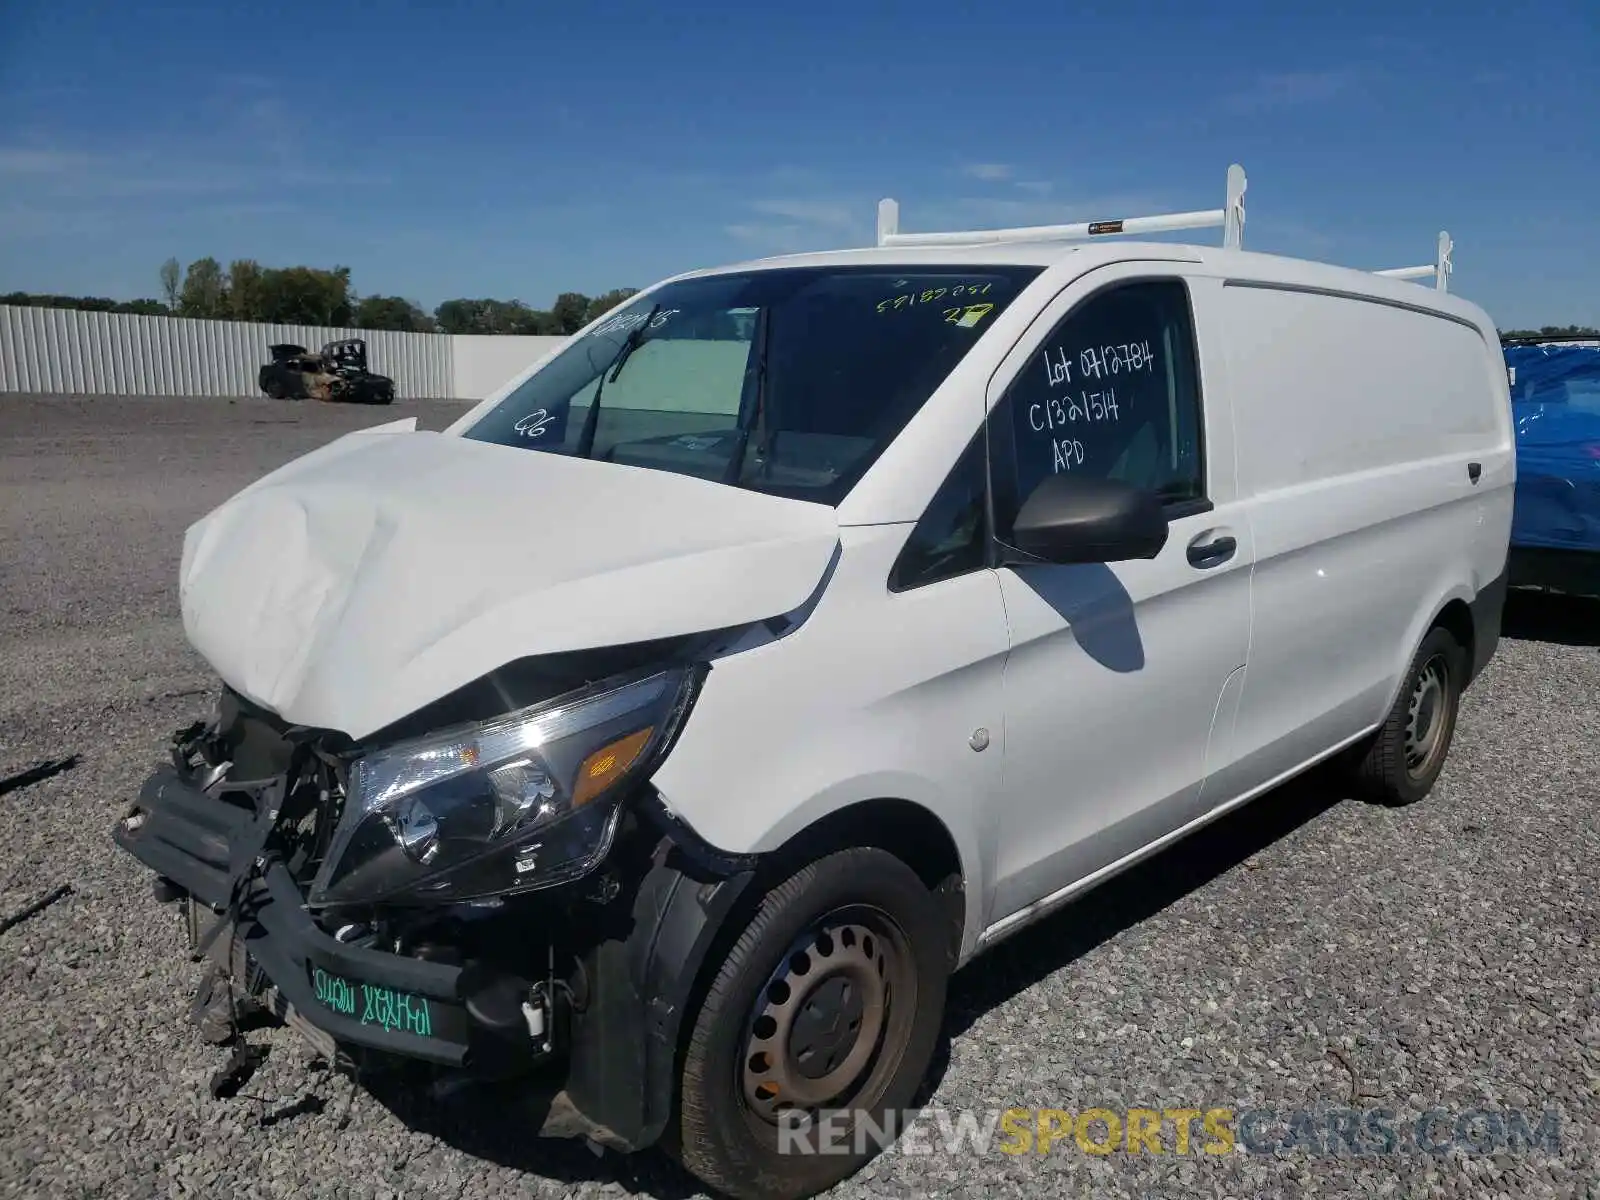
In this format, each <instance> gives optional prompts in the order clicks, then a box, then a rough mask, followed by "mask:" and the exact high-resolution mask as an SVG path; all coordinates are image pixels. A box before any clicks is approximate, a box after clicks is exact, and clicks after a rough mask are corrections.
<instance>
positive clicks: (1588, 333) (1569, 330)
mask: <svg viewBox="0 0 1600 1200" xmlns="http://www.w3.org/2000/svg"><path fill="white" fill-rule="evenodd" d="M1541 337H1545V338H1548V337H1600V329H1596V328H1594V326H1592V325H1544V326H1541V327H1540V328H1538V329H1507V330H1505V331H1504V332H1503V333H1501V335H1500V340H1501V341H1509V340H1510V339H1512V338H1541Z"/></svg>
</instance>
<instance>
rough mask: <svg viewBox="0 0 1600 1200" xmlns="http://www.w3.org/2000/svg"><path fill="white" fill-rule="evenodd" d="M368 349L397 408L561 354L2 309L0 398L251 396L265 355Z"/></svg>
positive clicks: (465, 340) (544, 342) (475, 395)
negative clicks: (358, 342)
mask: <svg viewBox="0 0 1600 1200" xmlns="http://www.w3.org/2000/svg"><path fill="white" fill-rule="evenodd" d="M349 337H359V338H365V339H366V342H367V366H368V368H369V369H370V370H373V371H376V372H377V373H379V374H380V375H387V376H389V377H390V378H392V379H393V380H394V381H395V394H396V397H397V398H398V399H402V400H433V399H449V400H481V399H483V398H484V397H485V396H487V395H489V394H490V393H492V392H493V391H494V390H495V389H496V388H498V387H499V386H500V385H501V384H503V383H505V382H506V381H507V380H509V379H510V378H511V377H512V376H514V375H516V374H517V373H518V372H520V371H522V370H523V369H525V368H526V367H528V366H530V365H532V364H533V363H534V362H535V361H536V360H537V359H539V358H540V357H542V356H543V355H545V354H547V353H549V351H550V350H551V348H552V347H554V346H558V345H560V344H561V343H562V342H563V341H565V340H566V339H565V338H559V337H510V336H508V337H456V336H452V335H450V334H442V333H393V332H390V331H388V330H380V329H334V328H321V327H316V326H310V325H268V324H261V323H258V322H254V321H201V320H195V319H192V318H188V317H143V316H135V315H133V314H131V313H103V312H81V311H79V310H77V309H66V308H31V307H14V306H11V305H0V392H59V393H64V394H69V395H124V396H259V395H261V389H260V387H259V386H258V385H257V383H256V372H257V371H259V370H260V368H261V364H262V363H265V362H267V361H268V360H269V359H270V358H271V354H270V353H269V352H268V350H267V347H268V346H271V345H273V344H274V343H280V342H293V343H295V344H296V345H300V346H306V347H308V348H310V349H313V350H315V349H317V348H318V347H320V346H322V345H323V344H325V343H327V342H332V341H337V340H339V339H341V338H349Z"/></svg>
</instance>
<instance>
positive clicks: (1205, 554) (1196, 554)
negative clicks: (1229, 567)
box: [1189, 535, 1239, 570]
mask: <svg viewBox="0 0 1600 1200" xmlns="http://www.w3.org/2000/svg"><path fill="white" fill-rule="evenodd" d="M1202 536H1203V535H1202ZM1238 548H1239V543H1238V542H1237V541H1235V540H1234V539H1233V538H1231V537H1219V538H1216V539H1215V540H1213V541H1209V542H1202V541H1201V540H1200V539H1199V538H1196V539H1195V540H1194V541H1192V542H1190V543H1189V565H1190V566H1194V567H1200V568H1201V569H1202V570H1203V569H1204V568H1206V567H1214V566H1217V565H1218V564H1219V563H1225V562H1227V561H1228V560H1229V559H1230V558H1232V557H1233V554H1234V551H1236V550H1237V549H1238Z"/></svg>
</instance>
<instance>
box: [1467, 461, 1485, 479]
mask: <svg viewBox="0 0 1600 1200" xmlns="http://www.w3.org/2000/svg"><path fill="white" fill-rule="evenodd" d="M1482 474H1483V464H1482V463H1475V462H1471V463H1468V464H1467V478H1468V479H1470V480H1472V482H1473V483H1477V482H1478V479H1479V477H1480V476H1482Z"/></svg>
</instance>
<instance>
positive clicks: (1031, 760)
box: [116, 169, 1515, 1198]
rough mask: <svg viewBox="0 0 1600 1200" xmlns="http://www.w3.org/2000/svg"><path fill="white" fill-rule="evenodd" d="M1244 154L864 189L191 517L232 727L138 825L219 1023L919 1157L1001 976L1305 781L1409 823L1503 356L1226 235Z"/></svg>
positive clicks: (682, 1146)
mask: <svg viewBox="0 0 1600 1200" xmlns="http://www.w3.org/2000/svg"><path fill="white" fill-rule="evenodd" d="M1230 178H1231V190H1230V195H1229V197H1228V202H1227V205H1226V207H1225V208H1224V209H1222V210H1215V211H1212V212H1203V213H1187V214H1177V215H1176V216H1171V217H1154V218H1141V219H1137V220H1129V221H1125V222H1113V223H1107V224H1097V225H1094V226H1069V227H1061V228H1046V229H1040V230H1023V231H991V232H984V233H980V234H959V233H958V234H945V235H923V236H916V235H908V234H901V233H899V232H898V231H897V229H896V219H897V218H896V212H895V210H894V208H893V206H892V205H886V206H885V208H884V209H883V210H882V214H881V216H882V218H883V229H882V232H881V233H880V238H879V242H880V244H879V245H877V246H875V247H871V248H865V249H861V250H852V251H845V252H839V253H825V254H808V255H799V256H795V257H786V258H778V259H770V260H764V261H760V262H753V263H744V264H741V265H737V266H733V267H727V268H723V269H719V270H711V271H697V272H693V273H690V274H687V275H683V276H680V277H677V278H674V279H671V280H668V281H666V282H664V283H661V284H659V285H657V286H655V287H653V288H650V289H648V290H646V291H645V292H643V293H641V294H639V295H637V296H635V297H633V298H632V299H631V300H629V301H628V302H627V303H626V305H625V306H624V307H623V308H621V309H619V310H616V311H614V312H612V313H611V314H608V315H607V316H605V317H603V318H601V319H600V320H598V321H596V322H595V323H594V324H592V325H591V326H590V327H589V328H587V329H586V330H584V331H583V332H582V333H580V334H579V335H577V336H576V337H575V338H573V339H572V340H571V341H570V342H569V343H568V344H566V345H565V346H564V347H562V348H561V349H560V350H559V351H558V352H556V353H554V354H553V355H552V356H550V357H549V358H547V359H546V360H545V361H542V362H541V363H539V364H537V366H536V367H535V368H533V369H531V370H530V371H529V372H528V373H527V374H525V375H524V376H523V377H522V378H519V379H518V380H516V381H515V382H514V383H512V384H511V385H508V386H507V387H506V388H505V389H503V391H502V393H501V394H499V395H497V396H494V397H492V398H491V399H489V400H487V401H485V402H484V403H483V404H481V405H479V406H477V407H476V408H474V409H472V410H471V411H470V412H468V413H466V414H465V415H464V416H463V417H462V418H461V419H460V420H459V421H457V422H456V423H455V424H454V425H452V426H451V427H450V428H449V429H447V430H445V431H443V432H421V431H417V430H416V429H415V428H414V424H413V423H410V422H406V423H394V424H390V425H384V426H379V427H378V428H375V429H372V430H368V431H365V432H361V433H356V434H352V435H349V436H347V437H344V438H341V439H340V440H338V441H336V442H334V443H332V444H330V445H328V446H326V447H324V448H322V449H320V450H318V451H316V452H314V453H312V454H309V455H307V456H306V457H304V458H302V459H300V460H298V461H295V462H292V463H290V464H288V465H287V466H285V467H283V468H281V469H280V470H277V471H275V472H273V473H272V474H270V475H268V476H267V477H266V478H264V479H262V480H260V481H259V482H257V483H256V484H254V485H252V486H251V487H249V488H247V489H246V490H245V491H244V492H242V493H241V494H239V495H238V496H236V497H234V498H233V499H231V500H229V501H228V502H226V503H225V504H223V505H222V506H221V507H219V508H218V509H217V510H216V511H214V512H212V513H211V514H210V515H208V516H207V517H205V518H204V519H202V520H200V521H199V522H197V523H196V524H195V525H194V526H193V528H192V529H191V530H190V531H189V534H188V536H187V539H186V542H185V545H184V548H183V562H182V567H181V599H182V608H183V617H184V623H185V628H186V631H187V634H188V637H189V639H190V640H191V642H192V644H193V645H194V647H195V648H196V649H197V650H198V651H199V652H200V653H201V654H202V655H204V656H205V658H206V659H207V660H208V661H209V662H210V663H211V664H212V665H213V666H214V668H215V670H216V671H217V674H218V676H219V699H218V704H217V710H216V713H215V715H214V716H213V717H212V718H211V719H210V720H208V721H203V722H199V723H197V724H196V725H194V726H192V727H191V728H189V729H187V730H184V731H181V732H180V733H179V734H178V735H177V736H176V738H175V741H174V747H173V753H172V759H173V762H172V765H171V766H168V767H164V768H162V769H161V770H160V771H158V772H157V773H156V774H155V775H154V776H152V777H151V778H150V780H149V782H148V783H147V784H146V786H145V788H144V790H143V792H142V794H141V795H140V797H139V798H138V800H137V802H136V803H135V804H134V805H133V806H132V809H131V811H130V815H129V816H128V817H127V818H126V819H125V820H124V821H123V822H122V824H121V825H120V826H119V828H118V831H117V835H116V836H117V840H118V841H119V842H120V844H121V845H122V846H124V847H125V848H126V849H128V850H129V851H131V852H132V853H133V854H134V855H136V856H137V857H138V858H139V859H140V860H142V861H143V862H144V863H145V864H147V865H148V866H149V867H150V868H151V869H152V870H153V871H154V872H155V873H156V875H157V876H158V879H157V884H156V886H157V893H158V896H160V897H161V898H163V899H167V900H175V901H180V902H181V903H182V906H183V907H184V909H185V910H186V911H187V912H188V913H189V914H190V918H191V930H192V934H191V936H192V937H193V938H194V941H195V946H196V949H197V951H203V952H205V953H208V954H210V955H211V956H212V958H213V959H214V960H215V962H216V964H217V966H216V970H217V972H219V976H218V978H215V979H210V980H208V981H207V983H206V984H205V985H204V986H206V987H207V988H211V989H212V990H211V991H210V992H209V993H207V994H204V995H202V996H201V997H200V1001H201V1003H200V1006H199V1007H200V1009H201V1010H202V1013H203V1014H204V1013H209V1015H210V1017H211V1018H212V1019H213V1027H215V1025H216V1024H217V1021H218V1020H220V1016H219V1014H226V1015H227V1018H228V1019H229V1020H231V1019H232V1018H233V1017H234V1016H235V1015H236V1014H237V1013H238V1011H239V1010H240V1006H241V1005H248V1004H252V1003H253V1004H256V1005H259V1006H264V1007H266V1008H268V1009H270V1010H272V1011H274V1012H277V1013H278V1014H280V1015H281V1016H283V1017H285V1018H287V1019H288V1020H290V1021H292V1022H293V1023H294V1024H296V1025H297V1026H298V1027H299V1028H301V1029H302V1031H303V1032H304V1033H305V1034H306V1036H307V1037H309V1038H311V1039H312V1040H313V1041H314V1042H316V1043H317V1044H318V1045H321V1046H323V1047H324V1048H325V1049H326V1050H327V1052H328V1053H329V1054H330V1056H337V1057H338V1058H339V1059H340V1060H341V1061H342V1060H344V1059H346V1058H352V1059H367V1060H379V1061H382V1060H399V1059H410V1060H413V1061H415V1062H421V1063H424V1064H429V1065H430V1066H431V1067H432V1068H433V1069H434V1070H435V1071H437V1073H438V1074H439V1076H440V1077H441V1078H447V1079H448V1078H465V1079H473V1078H481V1079H505V1078H508V1077H522V1078H525V1079H526V1081H527V1082H526V1086H527V1087H528V1088H529V1089H530V1090H537V1091H538V1093H539V1094H540V1095H541V1096H544V1097H546V1099H545V1100H544V1101H542V1102H541V1104H542V1106H543V1107H542V1111H543V1112H544V1114H545V1115H544V1116H543V1117H542V1124H540V1125H539V1128H538V1129H537V1130H535V1129H532V1128H530V1133H533V1132H543V1133H546V1134H556V1135H581V1136H587V1137H589V1138H591V1139H593V1140H594V1141H595V1142H596V1143H599V1144H601V1145H604V1146H611V1147H616V1148H618V1149H622V1150H633V1149H638V1148H640V1147H644V1146H648V1145H652V1144H661V1145H664V1146H666V1147H667V1148H668V1149H669V1150H671V1152H672V1153H674V1154H676V1155H677V1156H678V1157H679V1158H680V1159H681V1160H682V1161H683V1162H684V1163H685V1164H686V1165H687V1166H688V1168H689V1169H690V1170H691V1171H693V1172H694V1173H695V1174H696V1175H698V1176H699V1177H700V1178H701V1179H703V1180H704V1181H706V1182H707V1183H708V1184H711V1185H713V1186H714V1187H716V1188H719V1189H721V1190H723V1191H726V1192H728V1193H731V1194H733V1195H736V1196H749V1197H770V1198H778V1197H797V1196H802V1195H808V1194H812V1193H814V1192H816V1191H817V1190H819V1189H822V1188H824V1187H826V1186H828V1185H829V1184H830V1183H832V1182H834V1181H837V1180H839V1179H841V1178H843V1177H844V1176H846V1175H848V1174H849V1173H851V1172H852V1171H853V1170H854V1169H856V1168H857V1167H858V1166H859V1165H860V1164H861V1163H862V1162H863V1161H865V1160H866V1158H867V1157H869V1156H870V1155H871V1154H872V1153H873V1152H874V1150H875V1149H876V1148H877V1147H878V1146H879V1144H880V1143H881V1141H882V1139H883V1138H884V1137H888V1136H892V1135H893V1133H894V1131H895V1129H897V1128H899V1127H900V1125H899V1122H900V1121H901V1120H902V1119H903V1116H904V1113H905V1109H906V1107H907V1105H908V1104H909V1103H910V1101H911V1099H912V1096H913V1092H914V1090H915V1089H916V1088H917V1086H918V1084H919V1082H920V1081H921V1080H922V1079H923V1076H924V1074H925V1072H926V1070H927V1068H928V1065H929V1061H930V1055H931V1054H932V1052H933V1050H934V1045H935V1040H936V1037H937V1035H938V1031H939V1028H940V1024H941V1019H942V1011H943V1005H944V1000H945V993H946V981H947V979H948V977H949V975H950V973H951V972H952V971H953V970H955V969H956V968H957V967H959V966H961V965H963V964H965V963H966V962H968V960H970V959H972V958H974V957H975V956H977V955H978V954H979V953H980V951H982V950H984V949H985V948H987V947H989V946H992V945H994V944H995V943H996V942H997V941H999V940H1000V939H1001V938H1003V937H1005V936H1006V935H1008V934H1010V933H1012V932H1014V931H1016V930H1018V929H1020V928H1022V927H1023V926H1025V925H1027V924H1028V923H1029V922H1031V921H1034V920H1036V919H1038V918H1039V917H1041V916H1042V915H1043V914H1045V913H1047V912H1049V911H1050V910H1052V909H1053V908H1055V907H1057V906H1058V905H1060V904H1062V903H1063V902H1064V901H1066V900H1067V899H1068V898H1070V897H1073V896H1075V895H1078V894H1079V893H1082V892H1083V891H1084V890H1085V889H1087V888H1089V887H1091V886H1092V885H1093V884H1095V883H1097V882H1098V881H1101V880H1103V879H1105V878H1107V877H1108V876H1110V875H1112V874H1113V873H1115V872H1117V871H1120V870H1122V869H1123V868H1125V867H1127V866H1128V865H1130V864H1131V863H1133V862H1135V861H1137V860H1138V859H1140V858H1142V857H1144V856H1146V855H1149V854H1151V853H1152V852H1153V851H1155V850H1156V849H1158V848H1160V847H1162V846H1165V845H1167V844H1169V843H1171V842H1173V841H1174V840H1175V839H1178V838H1181V837H1182V836H1183V835H1185V834H1186V833H1188V832H1190V831H1192V830H1194V829H1196V828H1197V827H1199V826H1201V825H1203V824H1204V823H1206V822H1208V821H1211V820H1213V819H1215V818H1216V817H1218V816H1219V815H1220V814H1222V813H1224V812H1227V811H1228V810H1230V809H1232V808H1235V807H1236V806H1238V805H1240V804H1243V803H1244V802H1246V801H1247V800H1249V799H1251V798H1252V797H1255V796H1258V795H1260V794H1261V793H1263V792H1265V791H1267V790H1268V789H1270V788H1272V787H1273V786H1274V785H1276V784H1278V783H1280V782H1282V781H1283V780H1286V779H1288V778H1289V777H1290V776H1293V775H1295V774H1296V773H1298V772H1302V771H1304V770H1306V769H1307V768H1309V767H1311V766H1312V765H1313V764H1317V763H1319V762H1322V761H1323V760H1327V759H1330V758H1331V757H1333V756H1335V755H1339V756H1340V760H1341V761H1342V762H1343V763H1344V764H1346V765H1347V767H1348V770H1349V776H1350V778H1351V779H1352V780H1353V781H1354V782H1355V783H1356V784H1358V785H1359V786H1360V787H1361V788H1362V789H1364V790H1365V791H1366V792H1367V793H1368V794H1370V795H1371V796H1374V797H1376V798H1379V799H1380V800H1385V801H1389V802H1399V803H1404V802H1409V801H1414V800H1417V799H1418V798H1420V797H1422V796H1423V795H1424V794H1425V793H1427V792H1428V790H1429V788H1430V787H1431V786H1432V784H1433V782H1434V780H1435V779H1436V778H1437V776H1438V774H1439V771H1440V769H1441V767H1442V766H1443V765H1444V761H1445V755H1446V753H1447V750H1448V748H1449V746H1450V742H1451V736H1452V732H1453V729H1454V726H1455V720H1456V712H1457V705H1458V702H1459V700H1460V698H1461V695H1462V692H1463V689H1465V688H1466V687H1467V686H1468V684H1469V683H1470V682H1471V681H1472V679H1473V678H1474V676H1475V675H1476V674H1477V673H1478V672H1479V671H1480V670H1481V669H1482V668H1483V666H1484V664H1485V663H1486V662H1487V661H1488V659H1489V658H1490V656H1491V655H1492V654H1493V652H1494V650H1495V646H1496V642H1497V639H1498V636H1499V623H1500V611H1501V604H1502V599H1503V595H1504V567H1505V561H1506V552H1507V541H1508V535H1509V526H1510V520H1511V505H1512V490H1513V477H1514V471H1515V467H1514V462H1513V453H1512V428H1511V422H1510V414H1509V400H1508V392H1507V383H1506V374H1505V370H1504V367H1503V365H1502V362H1501V356H1500V349H1499V343H1498V337H1497V334H1496V330H1495V328H1494V326H1493V324H1492V323H1491V321H1490V319H1489V318H1488V317H1487V316H1486V315H1485V314H1484V313H1483V311H1481V310H1480V309H1479V308H1478V307H1476V306H1474V305H1473V304H1471V303H1468V302H1467V301H1465V300H1463V299H1459V298H1456V297H1453V296H1451V295H1448V294H1447V293H1446V292H1445V291H1443V290H1437V289H1436V290H1429V289H1426V288H1423V287H1419V286H1417V285H1416V284H1415V283H1411V282H1407V281H1404V280H1397V279H1391V278H1384V277H1381V276H1379V275H1377V274H1372V273H1367V272H1362V271H1356V270H1351V269H1345V268H1341V267H1337V266H1328V265H1322V264H1318V263H1313V262H1303V261H1297V260H1293V259H1287V258H1279V257H1272V256H1267V255H1261V254H1254V253H1247V252H1245V251H1244V250H1242V249H1241V248H1240V235H1241V228H1242V218H1243V209H1242V192H1243V178H1242V172H1237V169H1235V173H1233V174H1231V176H1230ZM1211 223H1215V224H1221V225H1223V226H1224V227H1225V228H1226V231H1227V232H1226V235H1225V244H1224V247H1223V248H1222V249H1215V248H1208V247H1203V246H1189V245H1176V244H1165V243H1152V244H1142V243H1138V242H1133V241H1127V242H1117V241H1115V240H1113V241H1111V242H1106V241H1102V240H1099V238H1100V235H1101V234H1102V233H1124V234H1127V233H1136V232H1139V231H1140V230H1141V229H1167V228H1185V227H1191V226H1196V225H1201V224H1211ZM975 969H981V966H979V967H975ZM223 976H226V977H225V978H224V977H223ZM217 985H220V986H217ZM224 1024H225V1023H224ZM225 1032H226V1029H224V1033H225Z"/></svg>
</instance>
